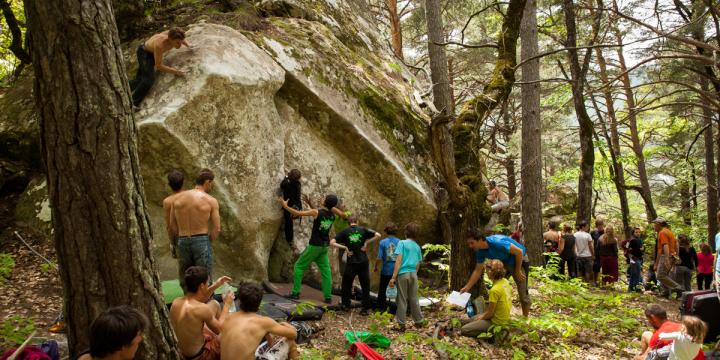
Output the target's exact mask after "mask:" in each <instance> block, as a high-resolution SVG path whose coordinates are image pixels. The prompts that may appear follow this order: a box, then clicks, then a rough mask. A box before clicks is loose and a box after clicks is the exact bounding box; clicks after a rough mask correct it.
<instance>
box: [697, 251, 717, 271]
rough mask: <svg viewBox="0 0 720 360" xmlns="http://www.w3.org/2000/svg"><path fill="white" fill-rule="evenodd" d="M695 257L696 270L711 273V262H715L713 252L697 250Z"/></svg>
mask: <svg viewBox="0 0 720 360" xmlns="http://www.w3.org/2000/svg"><path fill="white" fill-rule="evenodd" d="M697 257H698V265H697V272H699V273H701V274H712V268H713V263H714V262H715V257H714V256H713V254H712V253H710V254H707V255H705V254H704V253H703V252H702V251H699V252H698V253H697Z"/></svg>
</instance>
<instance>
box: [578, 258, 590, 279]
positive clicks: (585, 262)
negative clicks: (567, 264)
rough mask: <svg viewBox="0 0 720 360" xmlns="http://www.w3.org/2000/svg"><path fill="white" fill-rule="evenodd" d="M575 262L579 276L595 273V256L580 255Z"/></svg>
mask: <svg viewBox="0 0 720 360" xmlns="http://www.w3.org/2000/svg"><path fill="white" fill-rule="evenodd" d="M575 264H576V265H577V271H578V275H579V276H582V275H585V274H592V273H593V258H592V257H591V256H587V257H578V258H577V259H576V260H575Z"/></svg>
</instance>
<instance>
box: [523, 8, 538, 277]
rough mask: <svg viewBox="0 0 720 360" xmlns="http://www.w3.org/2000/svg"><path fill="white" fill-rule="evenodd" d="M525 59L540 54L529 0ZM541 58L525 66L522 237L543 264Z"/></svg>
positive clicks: (534, 262)
mask: <svg viewBox="0 0 720 360" xmlns="http://www.w3.org/2000/svg"><path fill="white" fill-rule="evenodd" d="M520 36H521V41H522V49H521V52H520V57H521V59H522V60H523V61H524V60H526V59H531V58H533V57H535V56H537V55H538V53H539V50H538V26H537V4H536V2H535V0H527V3H526V4H525V11H524V13H523V19H522V25H521V30H520ZM539 80H540V59H533V60H528V61H527V62H526V63H525V64H523V66H522V81H523V84H522V86H521V91H522V134H521V135H522V141H521V142H522V149H521V151H522V154H521V164H522V165H521V171H520V181H521V182H522V190H523V191H522V223H523V238H524V239H525V247H526V249H527V253H528V258H529V260H530V263H531V264H532V265H537V266H539V265H542V263H543V256H542V253H543V241H542V232H543V229H542V194H543V192H544V191H543V188H542V187H543V183H542V145H541V144H542V143H541V126H540V124H541V122H540V83H539V82H538V81H539Z"/></svg>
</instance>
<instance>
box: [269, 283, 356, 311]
mask: <svg viewBox="0 0 720 360" xmlns="http://www.w3.org/2000/svg"><path fill="white" fill-rule="evenodd" d="M263 287H265V290H266V291H267V292H269V293H272V294H275V295H280V296H285V295H287V294H289V293H290V292H291V291H292V288H293V284H290V283H274V282H269V281H264V282H263ZM324 299H325V297H324V295H323V292H322V291H320V290H318V289H315V288H313V287H310V286H307V285H302V287H301V288H300V299H299V301H300V302H310V303H313V304H315V305H317V306H320V307H327V308H330V309H333V308H336V307H338V306H339V305H340V297H339V296H337V295H332V304H326V303H325V301H324ZM353 304H354V305H357V304H359V303H358V302H356V301H353Z"/></svg>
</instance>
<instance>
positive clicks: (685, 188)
mask: <svg viewBox="0 0 720 360" xmlns="http://www.w3.org/2000/svg"><path fill="white" fill-rule="evenodd" d="M679 187H680V191H679V192H680V213H681V215H682V219H683V223H684V224H685V225H692V202H691V201H690V198H691V197H692V195H691V194H690V182H689V181H688V180H687V179H684V180H681V181H680V183H679Z"/></svg>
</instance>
